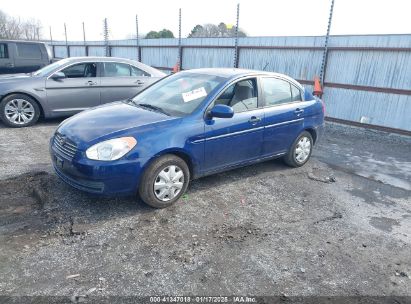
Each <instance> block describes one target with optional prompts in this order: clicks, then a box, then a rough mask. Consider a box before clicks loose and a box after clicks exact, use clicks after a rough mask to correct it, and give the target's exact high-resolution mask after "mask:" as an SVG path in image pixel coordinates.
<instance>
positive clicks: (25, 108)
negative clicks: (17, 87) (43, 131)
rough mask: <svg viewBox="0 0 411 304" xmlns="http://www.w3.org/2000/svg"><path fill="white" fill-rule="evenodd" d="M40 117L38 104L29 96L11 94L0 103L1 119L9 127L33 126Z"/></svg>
mask: <svg viewBox="0 0 411 304" xmlns="http://www.w3.org/2000/svg"><path fill="white" fill-rule="evenodd" d="M39 117H40V108H39V106H38V104H37V102H36V101H35V100H34V99H33V98H31V97H29V96H27V95H23V94H11V95H9V96H7V97H5V98H4V99H3V100H2V101H1V102H0V118H1V120H2V121H3V122H4V123H5V124H6V125H7V126H9V127H13V128H21V127H27V126H31V125H33V124H35V123H36V122H37V120H38V119H39Z"/></svg>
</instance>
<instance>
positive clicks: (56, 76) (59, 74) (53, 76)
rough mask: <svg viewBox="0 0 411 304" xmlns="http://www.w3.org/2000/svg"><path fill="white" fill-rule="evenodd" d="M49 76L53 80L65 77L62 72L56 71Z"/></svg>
mask: <svg viewBox="0 0 411 304" xmlns="http://www.w3.org/2000/svg"><path fill="white" fill-rule="evenodd" d="M50 78H51V79H53V80H60V79H64V78H66V74H64V73H63V72H56V73H54V74H53V75H52V76H51V77H50Z"/></svg>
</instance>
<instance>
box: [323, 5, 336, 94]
mask: <svg viewBox="0 0 411 304" xmlns="http://www.w3.org/2000/svg"><path fill="white" fill-rule="evenodd" d="M333 11H334V0H331V7H330V15H329V17H328V25H327V34H326V36H325V43H324V53H323V59H322V62H321V70H320V81H321V85H322V86H324V78H325V70H326V68H327V58H328V40H329V38H330V29H331V21H332V18H333Z"/></svg>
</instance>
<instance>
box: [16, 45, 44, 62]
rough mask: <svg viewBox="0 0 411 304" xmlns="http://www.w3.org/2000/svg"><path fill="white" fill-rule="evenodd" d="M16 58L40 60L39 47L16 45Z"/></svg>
mask: <svg viewBox="0 0 411 304" xmlns="http://www.w3.org/2000/svg"><path fill="white" fill-rule="evenodd" d="M16 46H17V55H18V57H21V58H25V59H41V50H40V45H38V44H34V43H16Z"/></svg>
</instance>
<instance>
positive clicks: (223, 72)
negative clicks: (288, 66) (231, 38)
mask: <svg viewBox="0 0 411 304" xmlns="http://www.w3.org/2000/svg"><path fill="white" fill-rule="evenodd" d="M184 72H188V73H199V74H207V75H215V76H220V77H224V78H239V77H247V76H272V77H277V78H283V79H286V80H288V81H290V82H293V83H295V84H297V85H298V86H300V87H302V86H301V84H300V83H299V82H298V81H296V80H295V79H293V78H291V77H289V76H287V75H284V74H280V73H275V72H267V71H259V70H248V69H237V68H203V69H192V70H185V71H184Z"/></svg>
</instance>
